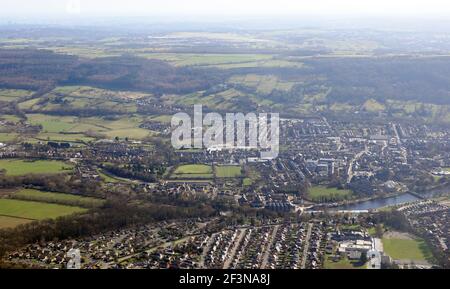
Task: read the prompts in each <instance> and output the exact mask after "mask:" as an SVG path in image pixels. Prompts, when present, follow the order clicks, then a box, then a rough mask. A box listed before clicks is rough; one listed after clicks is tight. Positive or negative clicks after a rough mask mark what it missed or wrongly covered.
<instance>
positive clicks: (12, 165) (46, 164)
mask: <svg viewBox="0 0 450 289" xmlns="http://www.w3.org/2000/svg"><path fill="white" fill-rule="evenodd" d="M72 169H73V165H71V164H67V163H65V162H61V161H46V160H37V161H25V160H15V159H2V160H0V170H6V175H7V176H24V175H28V174H59V173H65V172H71V171H72Z"/></svg>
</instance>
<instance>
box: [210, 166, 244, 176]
mask: <svg viewBox="0 0 450 289" xmlns="http://www.w3.org/2000/svg"><path fill="white" fill-rule="evenodd" d="M215 169H216V177H218V178H237V177H240V176H241V175H242V169H241V167H240V166H216V167H215Z"/></svg>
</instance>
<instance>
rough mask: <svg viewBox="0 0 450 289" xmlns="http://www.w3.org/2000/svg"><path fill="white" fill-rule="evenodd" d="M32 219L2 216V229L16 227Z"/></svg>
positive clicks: (0, 220) (0, 219)
mask: <svg viewBox="0 0 450 289" xmlns="http://www.w3.org/2000/svg"><path fill="white" fill-rule="evenodd" d="M30 222H32V220H28V219H22V218H14V217H8V216H0V230H1V229H7V228H14V227H17V226H19V225H22V224H26V223H30Z"/></svg>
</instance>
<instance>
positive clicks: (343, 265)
mask: <svg viewBox="0 0 450 289" xmlns="http://www.w3.org/2000/svg"><path fill="white" fill-rule="evenodd" d="M366 268H367V266H366V264H363V265H361V263H360V262H359V261H350V260H348V259H347V257H345V258H341V259H340V260H339V261H337V262H334V261H333V260H331V258H330V256H326V257H325V262H324V269H366Z"/></svg>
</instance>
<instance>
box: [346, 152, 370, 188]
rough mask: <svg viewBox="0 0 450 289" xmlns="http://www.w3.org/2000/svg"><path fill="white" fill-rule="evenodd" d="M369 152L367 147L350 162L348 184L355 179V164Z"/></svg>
mask: <svg viewBox="0 0 450 289" xmlns="http://www.w3.org/2000/svg"><path fill="white" fill-rule="evenodd" d="M367 152H369V150H368V148H367V146H366V147H365V149H364V150H363V151H361V152H359V153H357V154H356V155H355V156H354V157H353V159H352V160H351V161H350V163H349V165H348V171H347V175H348V177H347V184H349V183H350V181H351V180H352V178H353V164H354V163H355V162H356V161H357V160H358V159H359V158H360V157H362V156H363V155H364V154H365V153H367Z"/></svg>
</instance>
